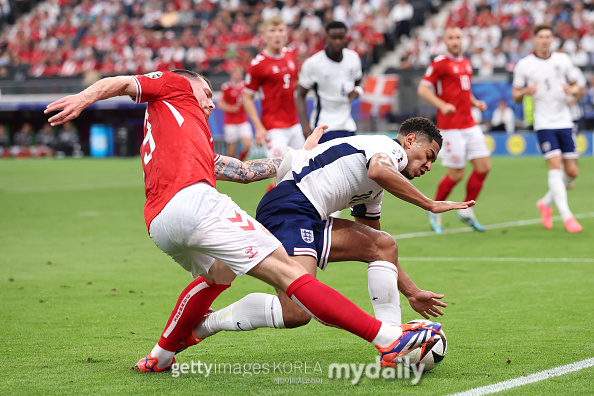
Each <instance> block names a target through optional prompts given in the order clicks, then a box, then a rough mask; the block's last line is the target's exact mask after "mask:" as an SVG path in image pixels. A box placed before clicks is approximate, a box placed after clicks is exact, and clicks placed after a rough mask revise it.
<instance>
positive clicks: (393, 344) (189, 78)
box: [45, 70, 441, 372]
mask: <svg viewBox="0 0 594 396" xmlns="http://www.w3.org/2000/svg"><path fill="white" fill-rule="evenodd" d="M114 96H130V97H132V98H133V99H134V100H135V101H136V102H138V103H141V102H147V103H148V104H147V110H146V115H145V121H144V136H145V138H144V141H143V144H142V147H141V150H140V155H141V160H142V167H143V171H144V181H145V193H146V198H147V199H146V204H145V210H144V214H145V221H146V225H147V228H148V230H149V235H150V237H151V239H152V240H153V241H154V242H155V244H156V245H157V246H158V247H159V248H160V249H161V250H162V251H163V252H165V253H167V254H168V255H169V256H171V257H172V258H173V259H174V260H175V261H176V262H177V263H178V264H180V265H181V266H182V267H183V268H184V269H186V270H187V271H189V272H191V274H192V276H193V277H195V279H194V280H193V281H192V282H191V283H190V284H189V285H188V286H187V287H186V288H185V289H184V291H183V292H182V293H181V295H180V296H179V299H178V301H177V304H176V306H175V308H174V310H173V312H172V313H171V316H170V317H169V321H168V322H167V325H166V326H165V330H164V331H163V333H162V335H161V337H160V339H159V342H158V343H157V345H155V347H154V348H153V349H152V351H151V353H150V354H149V355H148V356H147V357H145V358H143V359H141V360H140V361H139V362H138V363H137V364H136V365H135V366H134V367H135V368H136V369H138V370H140V371H147V372H155V371H164V370H168V369H170V368H171V365H172V364H173V363H174V362H175V359H174V355H175V352H176V350H177V349H179V348H181V347H184V346H188V345H191V340H190V339H188V337H191V335H192V334H191V332H192V330H193V329H194V327H195V326H196V325H197V324H198V322H199V321H200V320H201V319H202V317H203V316H204V315H205V314H206V313H207V311H208V309H209V307H210V305H211V303H212V302H213V301H214V300H215V299H216V298H217V297H218V295H219V294H220V293H221V292H223V291H224V290H225V289H227V288H228V287H229V283H230V281H231V280H232V278H233V277H234V276H236V275H237V276H241V275H243V274H246V273H247V274H249V275H251V276H253V277H255V278H258V279H260V280H262V281H264V282H266V283H268V284H270V285H271V286H273V287H276V288H277V289H280V290H282V291H285V292H286V294H287V296H289V297H290V298H291V299H292V300H293V301H295V302H296V303H297V304H299V305H300V306H301V307H303V309H305V310H306V311H307V312H308V313H310V314H311V315H312V316H314V317H315V318H317V319H318V320H319V321H321V322H322V323H324V324H327V325H331V326H334V327H339V328H342V329H345V330H347V331H349V332H351V333H353V334H355V335H358V336H359V337H361V338H364V339H365V340H367V341H369V342H371V343H372V344H373V345H375V346H376V347H377V348H378V350H379V352H380V356H381V358H382V359H383V360H384V361H389V362H391V361H393V360H395V359H396V358H397V357H398V356H400V355H402V354H404V353H405V352H407V351H409V350H411V349H413V348H415V347H417V346H419V345H421V344H422V343H424V342H427V341H429V340H430V339H432V338H433V337H434V336H435V335H436V334H437V333H438V332H439V331H440V330H441V324H439V323H431V324H416V325H408V324H405V325H402V326H390V325H386V324H382V323H381V322H380V321H378V320H377V319H375V318H373V317H371V316H370V315H368V314H367V313H365V312H364V311H362V310H361V309H360V308H358V307H357V306H356V305H354V304H353V303H352V302H351V301H350V300H348V299H347V298H345V297H344V296H343V295H342V294H340V293H338V292H337V291H335V290H334V289H332V288H330V287H328V286H326V285H324V284H322V283H320V282H319V281H317V280H316V279H315V278H314V277H312V276H311V275H309V274H308V273H307V271H306V270H305V269H304V268H303V267H302V266H301V265H300V264H299V263H298V262H296V261H294V260H292V259H290V258H289V256H288V254H287V252H286V251H285V249H284V248H283V247H282V245H281V243H280V242H279V241H278V239H276V238H275V237H274V236H273V235H272V234H271V233H270V232H268V230H267V229H266V228H264V227H263V226H262V225H261V224H260V223H258V222H257V221H256V220H255V219H254V218H252V217H251V216H250V215H248V214H247V213H246V212H245V211H243V210H241V209H240V208H239V206H237V204H235V203H234V202H233V201H232V200H231V199H230V198H229V197H228V196H226V195H224V194H220V193H219V192H217V190H216V188H215V187H216V181H215V180H216V179H224V180H236V181H243V182H247V181H249V178H248V177H247V176H246V175H245V174H244V171H243V170H242V171H241V172H235V169H234V168H233V167H232V166H231V165H230V166H229V167H224V166H223V165H222V164H221V161H223V163H225V162H228V163H230V164H232V163H233V161H235V162H236V163H239V164H240V165H242V164H243V163H241V162H240V161H238V160H235V159H233V158H229V157H222V156H219V155H216V154H215V153H214V147H213V141H212V136H211V133H210V129H209V127H208V122H207V120H208V118H209V117H210V113H211V112H212V110H213V109H214V108H215V106H214V103H213V101H212V87H211V85H210V82H209V81H208V80H206V79H205V78H204V77H203V76H201V75H199V74H197V73H194V72H191V71H188V70H175V71H173V72H169V71H163V72H154V73H149V74H147V75H143V76H119V77H111V78H104V79H102V80H99V81H98V82H96V83H95V84H93V85H91V86H90V87H89V88H87V89H85V90H84V91H82V92H80V93H78V94H76V95H69V96H66V97H64V98H62V99H59V100H57V101H55V102H53V103H50V104H49V105H48V106H47V108H46V109H45V113H46V114H48V113H51V112H53V111H58V113H57V114H54V115H53V116H51V117H50V118H49V122H50V124H51V125H52V126H56V125H60V124H62V123H64V122H67V121H70V120H72V119H74V118H76V117H77V116H78V115H79V114H80V113H81V111H82V110H83V109H85V108H86V107H88V106H90V105H92V104H93V103H95V102H97V101H99V100H103V99H108V98H111V97H114ZM325 128H327V127H326V126H324V127H319V128H316V130H314V135H315V136H316V137H317V138H318V139H319V137H320V135H321V133H322V132H323V130H324V129H325ZM268 161H272V160H268ZM271 164H272V162H271ZM215 166H216V168H217V170H215ZM243 166H245V165H243ZM229 168H231V169H229ZM273 168H274V170H272V169H270V170H269V171H268V172H253V174H252V179H253V180H259V179H262V178H265V177H267V176H269V175H270V174H273V173H275V172H276V166H274V167H273ZM215 261H218V262H221V263H223V264H225V266H226V267H220V266H213V264H214V263H215ZM215 268H222V269H221V270H220V271H223V272H224V271H227V272H226V274H225V273H223V274H221V273H218V274H216V273H215V272H217V271H218V270H216V271H215ZM225 275H227V276H228V278H227V279H229V280H226V278H225ZM215 278H216V279H217V282H214V279H215ZM187 339H188V341H187V342H186V340H187Z"/></svg>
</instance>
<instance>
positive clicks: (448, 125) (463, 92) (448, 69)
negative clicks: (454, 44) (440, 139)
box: [421, 54, 476, 130]
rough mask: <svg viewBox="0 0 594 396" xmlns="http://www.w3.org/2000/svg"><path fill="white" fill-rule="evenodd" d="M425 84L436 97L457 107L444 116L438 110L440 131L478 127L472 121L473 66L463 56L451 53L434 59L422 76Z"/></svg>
mask: <svg viewBox="0 0 594 396" xmlns="http://www.w3.org/2000/svg"><path fill="white" fill-rule="evenodd" d="M421 83H422V84H425V85H428V86H430V87H433V89H434V90H435V93H436V94H437V96H438V97H439V98H440V99H441V100H443V101H445V102H447V103H450V104H453V105H454V106H456V111H455V112H453V113H452V114H449V115H443V114H442V113H441V112H440V111H439V110H438V111H437V128H439V129H446V130H447V129H466V128H470V127H473V126H475V125H476V122H474V119H473V118H472V114H471V111H470V110H471V109H472V102H471V101H470V95H471V94H472V91H471V87H472V66H471V64H470V61H469V60H468V59H466V58H465V57H463V56H460V57H458V58H454V57H453V56H451V55H450V54H445V55H440V56H438V57H436V58H435V59H433V62H431V64H430V65H429V67H428V68H427V71H426V72H425V75H424V76H423V80H422V81H421Z"/></svg>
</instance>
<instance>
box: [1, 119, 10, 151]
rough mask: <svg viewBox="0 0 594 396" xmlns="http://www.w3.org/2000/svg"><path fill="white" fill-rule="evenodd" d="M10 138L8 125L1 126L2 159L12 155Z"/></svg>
mask: <svg viewBox="0 0 594 396" xmlns="http://www.w3.org/2000/svg"><path fill="white" fill-rule="evenodd" d="M9 148H10V136H9V135H8V131H7V130H6V125H4V124H0V157H2V158H6V157H8V156H9V155H10V150H9Z"/></svg>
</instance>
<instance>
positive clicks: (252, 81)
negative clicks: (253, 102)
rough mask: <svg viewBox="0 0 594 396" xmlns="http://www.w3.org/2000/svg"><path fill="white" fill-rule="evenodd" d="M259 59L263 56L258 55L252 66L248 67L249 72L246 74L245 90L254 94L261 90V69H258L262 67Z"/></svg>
mask: <svg viewBox="0 0 594 396" xmlns="http://www.w3.org/2000/svg"><path fill="white" fill-rule="evenodd" d="M258 57H261V55H258V56H257V57H256V58H254V60H253V61H252V63H250V66H249V67H248V69H247V72H246V74H245V88H246V90H248V91H252V92H256V91H258V89H259V88H260V78H261V76H260V74H259V73H258V71H259V69H260V67H258V66H259V65H260V62H259V60H258Z"/></svg>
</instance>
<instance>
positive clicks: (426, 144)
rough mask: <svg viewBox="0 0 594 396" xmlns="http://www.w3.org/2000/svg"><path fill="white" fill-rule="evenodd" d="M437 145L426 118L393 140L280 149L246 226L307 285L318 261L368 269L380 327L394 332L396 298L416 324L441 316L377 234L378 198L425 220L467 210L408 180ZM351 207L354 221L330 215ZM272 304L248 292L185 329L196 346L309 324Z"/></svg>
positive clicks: (425, 165) (388, 241)
mask: <svg viewBox="0 0 594 396" xmlns="http://www.w3.org/2000/svg"><path fill="white" fill-rule="evenodd" d="M440 147H441V136H440V134H439V131H438V130H437V128H436V127H435V125H434V124H433V123H432V122H431V121H429V120H428V119H426V118H422V117H415V118H411V119H409V120H407V121H405V122H403V123H402V125H401V127H400V130H399V134H398V136H397V138H396V139H395V140H392V139H390V138H389V137H387V136H381V135H378V136H350V137H346V138H339V139H333V140H331V141H329V142H326V143H324V144H321V145H319V146H317V147H315V148H314V149H312V150H311V151H306V150H298V151H293V150H289V152H288V153H287V157H285V159H284V161H283V163H282V164H281V166H280V167H279V170H278V173H277V178H278V180H279V181H280V182H279V184H278V185H277V187H276V188H274V189H273V190H272V191H269V192H268V193H267V194H266V195H265V196H264V198H262V201H261V202H260V204H259V205H258V210H257V215H256V219H257V220H258V221H260V223H261V224H262V225H263V226H264V227H266V228H267V229H268V230H269V231H270V232H272V233H273V235H275V236H276V237H277V238H278V239H279V240H280V241H281V242H282V243H283V246H284V247H285V249H286V250H287V253H289V255H290V256H291V257H292V258H293V259H295V260H296V261H298V262H299V263H301V265H303V266H304V268H306V269H307V271H308V272H309V273H310V274H312V275H313V276H315V275H316V273H317V268H318V267H319V268H320V269H322V270H324V269H326V266H327V265H328V262H338V261H362V262H366V263H368V267H367V275H368V288H369V296H370V299H371V303H372V306H373V309H374V312H375V315H376V318H377V319H379V320H380V321H381V322H382V323H385V324H390V325H394V326H398V325H400V324H401V310H400V297H399V294H398V292H397V290H400V291H401V292H402V293H403V294H404V295H405V296H406V297H407V299H408V301H409V303H410V305H411V306H412V307H413V308H414V309H415V310H416V311H417V312H419V313H420V314H421V315H423V317H425V318H429V316H437V315H443V311H442V310H441V309H440V307H445V306H446V304H445V303H443V302H440V301H437V300H436V299H440V298H442V297H443V295H438V294H435V293H433V292H430V291H424V290H420V289H419V288H418V287H417V286H416V285H415V283H414V282H413V281H412V280H411V279H410V277H409V276H408V275H407V274H406V272H404V270H403V269H402V268H401V266H400V264H399V263H398V247H397V244H396V241H394V238H393V237H392V236H391V235H390V234H388V233H386V232H381V231H380V228H381V227H380V220H379V218H380V212H381V202H382V198H383V195H384V189H385V191H387V192H388V193H390V194H392V195H394V196H396V197H398V198H400V199H402V200H404V201H407V202H410V203H412V204H414V205H417V206H419V207H421V208H423V209H426V210H431V211H433V212H437V213H439V212H444V211H448V210H453V209H459V208H465V207H468V206H472V205H473V204H474V201H471V202H462V203H458V202H436V201H433V200H431V199H429V198H427V197H426V196H424V195H423V194H422V193H421V192H420V191H419V190H417V189H416V188H415V187H414V186H413V185H412V184H411V183H410V182H409V181H408V180H409V179H413V178H415V177H419V176H422V175H423V174H424V173H425V172H428V171H430V170H431V166H432V163H433V162H434V161H435V160H436V158H437V154H438V153H439V149H440ZM349 206H353V209H352V214H353V216H354V217H355V221H354V222H353V221H351V220H346V219H335V218H332V217H330V216H329V215H330V213H332V212H333V211H335V210H337V209H345V208H347V207H349ZM277 292H278V297H277V296H273V295H269V294H263V293H253V294H250V295H248V296H246V297H244V298H243V299H241V300H239V301H237V302H235V303H234V304H232V305H230V306H229V307H227V308H223V309H222V310H220V311H218V312H214V313H211V314H210V315H208V316H207V317H206V318H205V319H204V321H203V322H201V323H199V324H198V326H197V327H196V329H195V330H194V337H195V339H196V341H200V340H201V339H203V338H205V337H208V336H210V335H213V334H215V333H217V332H218V331H221V330H228V331H241V330H254V329H257V328H261V327H271V328H284V327H287V328H293V327H298V326H303V325H305V324H307V323H308V322H309V321H310V318H311V317H310V316H309V315H308V314H307V313H306V312H305V311H304V310H302V309H301V308H300V307H299V306H297V305H296V304H294V303H293V302H291V301H290V300H289V299H288V297H287V296H286V294H284V293H282V292H281V291H279V290H278V289H277Z"/></svg>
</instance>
